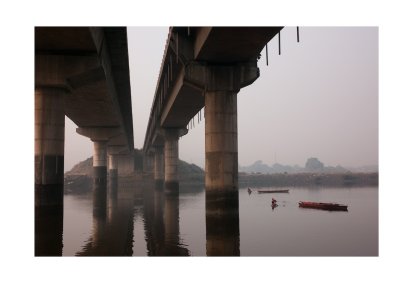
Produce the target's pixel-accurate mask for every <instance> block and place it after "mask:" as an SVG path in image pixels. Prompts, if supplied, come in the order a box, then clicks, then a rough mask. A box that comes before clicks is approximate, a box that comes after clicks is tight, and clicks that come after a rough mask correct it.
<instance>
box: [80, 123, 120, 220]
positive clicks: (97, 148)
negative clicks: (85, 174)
mask: <svg viewBox="0 0 400 283" xmlns="http://www.w3.org/2000/svg"><path fill="white" fill-rule="evenodd" d="M76 132H77V133H78V134H80V135H83V136H86V137H89V138H90V139H91V140H92V141H93V149H94V151H93V213H94V214H96V215H102V216H103V215H105V214H106V208H107V142H108V141H109V140H110V139H111V138H113V137H115V136H118V135H119V134H120V129H119V128H116V127H110V128H108V127H104V128H96V127H93V128H92V127H89V128H77V129H76Z"/></svg>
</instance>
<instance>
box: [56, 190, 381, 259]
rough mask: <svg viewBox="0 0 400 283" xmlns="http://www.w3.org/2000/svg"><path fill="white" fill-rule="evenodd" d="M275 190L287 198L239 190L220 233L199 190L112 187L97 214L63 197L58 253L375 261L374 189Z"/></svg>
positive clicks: (85, 203) (81, 200) (88, 202)
mask: <svg viewBox="0 0 400 283" xmlns="http://www.w3.org/2000/svg"><path fill="white" fill-rule="evenodd" d="M269 189H270V188H269ZM280 189H289V193H276V194H258V193H257V192H256V191H255V190H254V189H253V192H252V193H251V194H249V193H248V191H247V188H241V189H239V221H236V222H235V221H232V222H229V221H228V222H229V223H228V222H227V225H226V226H227V227H228V228H227V229H225V228H224V229H222V228H221V227H213V226H212V225H211V224H209V225H206V217H205V192H204V191H199V192H191V193H181V194H180V196H179V197H167V196H165V195H164V193H163V192H158V191H155V190H152V189H141V188H136V189H132V188H122V189H121V188H120V189H119V190H118V194H109V197H108V200H107V207H106V208H104V210H103V211H102V212H101V211H100V212H99V211H98V210H96V209H93V205H92V196H91V194H88V195H65V197H64V215H63V229H62V246H63V247H62V255H63V256H76V255H80V256H85V255H86V256H163V255H173V256H178V255H179V256H180V255H183V256H206V255H210V254H211V251H212V250H213V249H214V250H215V249H218V250H219V251H222V254H223V255H240V256H378V234H379V227H378V188H377V187H362V188H358V187H349V188H342V187H341V188H323V187H312V188H292V187H290V188H280ZM272 198H275V199H276V200H277V204H278V206H277V207H276V208H274V209H272V207H271V199H272ZM299 201H317V202H336V203H342V204H346V205H348V211H323V210H315V209H306V208H299V206H298V202H299ZM235 223H238V224H235ZM236 226H238V227H236ZM206 227H207V228H206ZM207 229H209V231H208V232H209V233H207V231H206V230H207ZM221 229H222V230H223V231H222V232H218V231H221ZM211 231H214V232H212V233H211ZM215 231H217V232H215ZM227 231H228V232H227ZM229 231H231V232H229ZM60 233H61V232H60ZM218 233H220V234H218Z"/></svg>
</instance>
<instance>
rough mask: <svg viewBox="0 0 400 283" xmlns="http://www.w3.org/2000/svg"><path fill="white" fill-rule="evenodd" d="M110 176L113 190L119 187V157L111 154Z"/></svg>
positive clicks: (109, 156) (109, 157)
mask: <svg viewBox="0 0 400 283" xmlns="http://www.w3.org/2000/svg"><path fill="white" fill-rule="evenodd" d="M108 159H109V176H110V187H111V188H112V189H114V188H117V187H118V155H116V154H109V155H108Z"/></svg>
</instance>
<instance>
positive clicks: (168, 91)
mask: <svg viewBox="0 0 400 283" xmlns="http://www.w3.org/2000/svg"><path fill="white" fill-rule="evenodd" d="M281 29H282V27H172V28H170V30H169V35H168V39H167V42H166V46H165V50H164V56H163V60H162V65H161V69H160V73H159V78H158V82H157V86H156V91H155V95H154V99H153V104H152V107H151V112H150V117H149V122H148V126H147V131H146V136H145V141H144V145H143V152H144V156H145V158H144V160H145V167H146V166H147V167H148V166H150V167H153V168H154V179H155V181H156V188H157V189H164V191H165V194H166V195H167V196H168V197H169V198H168V199H169V200H171V199H172V200H174V199H175V200H178V198H176V196H178V194H179V182H178V159H179V137H181V136H183V135H185V134H187V133H188V129H189V127H188V123H189V121H190V120H191V119H192V118H193V117H194V116H195V115H196V114H197V113H198V112H199V111H201V109H202V108H204V116H205V155H206V158H205V160H206V164H205V185H206V230H207V254H208V255H222V254H225V253H226V251H225V250H229V251H235V252H233V254H238V253H239V252H238V251H239V249H238V244H239V216H238V207H239V200H238V143H237V94H238V92H239V91H240V89H241V88H243V87H246V86H248V85H250V84H252V83H253V82H254V81H255V80H257V78H258V77H259V75H260V73H259V69H258V67H257V61H258V59H259V56H260V52H261V51H262V49H263V48H264V46H265V45H266V44H267V43H268V42H269V41H270V40H271V39H272V38H273V37H274V36H275V35H276V34H278V33H279V31H280V30H281ZM65 115H66V116H68V117H69V118H70V119H71V120H72V121H73V122H74V123H75V124H76V125H78V129H77V132H78V133H79V134H81V135H84V136H86V137H88V138H90V139H91V140H92V141H93V144H94V152H93V172H94V190H93V215H94V216H99V215H100V216H101V217H103V218H104V213H105V211H106V208H107V203H106V202H107V199H106V197H107V193H106V191H107V167H108V169H109V175H110V177H111V178H110V179H111V180H115V179H116V177H117V176H118V170H119V169H121V165H122V164H123V163H124V164H125V165H127V166H125V167H128V170H127V171H128V173H129V172H130V173H132V172H133V170H134V168H133V164H134V157H133V151H134V144H133V127H132V110H131V93H130V83H129V65H128V48H127V35H126V28H121V27H112V28H101V27H37V28H36V29H35V208H40V209H39V210H36V213H35V217H36V220H35V233H37V234H38V235H41V237H35V240H37V242H36V243H35V249H36V252H35V254H37V255H40V254H42V253H41V251H40V248H41V247H44V246H46V247H47V248H48V247H49V246H50V247H54V254H60V249H61V250H62V238H61V239H60V238H59V237H62V233H54V234H53V235H50V234H46V232H43V231H46V230H48V228H49V227H48V226H49V225H54V227H53V228H54V229H53V230H58V231H62V215H63V214H62V209H63V175H64V128H65ZM122 156H125V159H124V158H123V157H122ZM107 160H108V162H107ZM107 163H108V166H107ZM118 164H119V165H118ZM118 168H119V169H118ZM115 187H116V186H115V185H114V186H111V188H114V189H115ZM171 197H172V198H171ZM174 197H175V198H174ZM174 207H175V208H176V209H177V208H178V205H177V203H175V205H174ZM49 209H51V210H52V212H51V213H49ZM176 209H175V210H174V211H176ZM54 211H56V213H54ZM175 214H176V213H175ZM57 215H58V216H57ZM43 216H44V217H43ZM48 217H56V218H57V219H49V218H48ZM41 230H43V231H42V232H43V233H41ZM43 235H47V236H49V238H46V237H43ZM54 235H58V236H54ZM60 235H61V236H60ZM221 235H222V236H223V237H222V236H221ZM52 237H53V238H52ZM227 239H228V240H227ZM51 243H53V244H51ZM182 252H184V251H182ZM45 253H46V254H48V250H47V251H46V252H45ZM50 253H51V252H50ZM184 253H185V252H184Z"/></svg>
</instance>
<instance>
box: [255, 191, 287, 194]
mask: <svg viewBox="0 0 400 283" xmlns="http://www.w3.org/2000/svg"><path fill="white" fill-rule="evenodd" d="M257 192H258V193H259V194H272V193H288V192H289V190H258V191H257Z"/></svg>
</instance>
